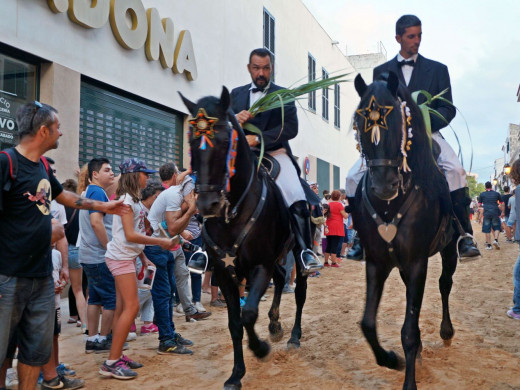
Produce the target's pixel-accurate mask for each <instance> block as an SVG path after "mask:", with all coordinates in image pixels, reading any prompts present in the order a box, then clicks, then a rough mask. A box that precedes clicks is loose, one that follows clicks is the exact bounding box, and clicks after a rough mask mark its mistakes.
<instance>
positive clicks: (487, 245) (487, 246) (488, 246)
mask: <svg viewBox="0 0 520 390" xmlns="http://www.w3.org/2000/svg"><path fill="white" fill-rule="evenodd" d="M492 249H493V247H492V246H491V244H487V243H486V250H487V251H490V250H492Z"/></svg>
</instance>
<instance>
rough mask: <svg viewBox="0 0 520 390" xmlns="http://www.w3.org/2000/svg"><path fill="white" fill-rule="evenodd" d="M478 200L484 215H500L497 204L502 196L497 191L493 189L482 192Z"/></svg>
mask: <svg viewBox="0 0 520 390" xmlns="http://www.w3.org/2000/svg"><path fill="white" fill-rule="evenodd" d="M478 201H479V202H480V203H482V205H483V206H484V217H500V209H499V208H498V204H499V203H500V202H501V201H502V197H501V196H500V194H499V193H498V192H496V191H493V190H489V191H485V192H482V193H481V194H480V195H479V197H478Z"/></svg>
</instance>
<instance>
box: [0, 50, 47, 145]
mask: <svg viewBox="0 0 520 390" xmlns="http://www.w3.org/2000/svg"><path fill="white" fill-rule="evenodd" d="M37 82H38V74H37V66H36V65H32V64H29V63H26V62H23V61H20V60H17V59H15V58H13V57H10V56H7V55H4V54H2V53H0V149H5V148H8V147H10V146H12V145H15V144H16V143H17V141H18V140H17V136H16V135H17V131H18V128H17V126H16V112H17V111H18V108H19V107H20V106H21V105H23V104H25V103H27V102H30V101H32V100H35V99H36V91H37V88H36V86H37Z"/></svg>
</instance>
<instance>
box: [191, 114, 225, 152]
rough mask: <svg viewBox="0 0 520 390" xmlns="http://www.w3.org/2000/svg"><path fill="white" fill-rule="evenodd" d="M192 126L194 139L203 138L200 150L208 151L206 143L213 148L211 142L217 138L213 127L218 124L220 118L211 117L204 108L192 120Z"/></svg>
mask: <svg viewBox="0 0 520 390" xmlns="http://www.w3.org/2000/svg"><path fill="white" fill-rule="evenodd" d="M188 121H189V123H190V125H191V126H192V127H193V138H194V139H198V138H202V139H201V141H200V146H199V149H201V150H206V143H208V144H209V146H210V147H213V143H212V142H211V140H212V139H213V138H215V129H214V128H213V126H215V124H216V123H217V122H218V118H213V117H209V116H208V114H207V113H206V110H205V109H204V108H202V107H201V108H199V111H198V112H197V115H196V116H195V118H190V119H189V120H188Z"/></svg>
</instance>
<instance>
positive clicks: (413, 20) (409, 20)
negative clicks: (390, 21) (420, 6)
mask: <svg viewBox="0 0 520 390" xmlns="http://www.w3.org/2000/svg"><path fill="white" fill-rule="evenodd" d="M420 25H421V20H420V19H419V18H418V17H417V16H415V15H403V16H401V17H400V18H399V19H397V22H396V23H395V34H396V35H399V36H401V35H403V34H404V33H405V32H406V29H407V28H408V27H415V26H420Z"/></svg>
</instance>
